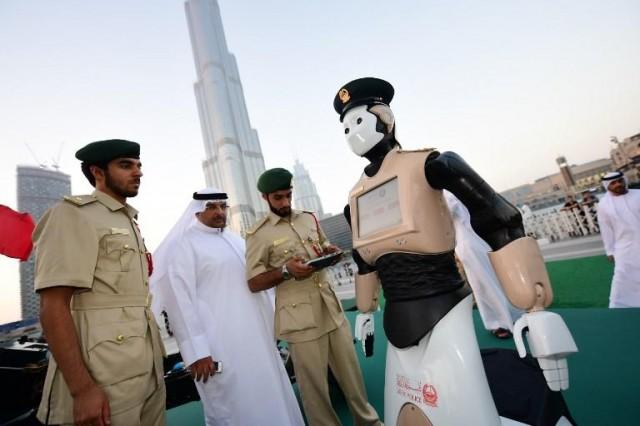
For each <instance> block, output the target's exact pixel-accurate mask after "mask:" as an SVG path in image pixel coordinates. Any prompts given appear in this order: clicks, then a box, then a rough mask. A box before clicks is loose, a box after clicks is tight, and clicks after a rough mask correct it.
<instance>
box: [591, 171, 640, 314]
mask: <svg viewBox="0 0 640 426" xmlns="http://www.w3.org/2000/svg"><path fill="white" fill-rule="evenodd" d="M602 186H604V188H605V189H606V190H607V193H606V195H605V196H604V197H603V198H602V200H600V203H599V204H598V223H599V225H600V235H601V236H602V241H603V242H604V250H605V252H606V253H607V257H608V258H609V260H610V261H611V262H613V263H614V265H615V266H614V270H613V280H612V282H611V295H610V296H609V307H610V308H633V307H640V261H639V259H640V256H638V253H640V190H637V189H628V188H627V182H626V178H625V177H624V175H623V174H622V173H620V172H611V173H607V174H606V175H605V176H604V177H603V178H602Z"/></svg>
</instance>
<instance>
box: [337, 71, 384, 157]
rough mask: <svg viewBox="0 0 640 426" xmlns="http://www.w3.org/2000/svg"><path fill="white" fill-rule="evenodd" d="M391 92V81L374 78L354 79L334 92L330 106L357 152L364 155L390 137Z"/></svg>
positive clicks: (352, 147) (348, 140)
mask: <svg viewBox="0 0 640 426" xmlns="http://www.w3.org/2000/svg"><path fill="white" fill-rule="evenodd" d="M393 95H394V89H393V86H391V84H389V83H388V82H386V81H384V80H381V79H379V78H373V77H366V78H359V79H357V80H353V81H351V82H349V83H347V84H345V85H344V86H343V87H342V88H341V89H340V90H339V91H338V93H337V94H336V96H335V98H334V100H333V107H334V108H335V110H336V112H337V113H338V114H340V121H341V122H342V123H343V125H344V131H345V137H346V139H347V142H348V143H349V146H350V147H351V150H352V151H353V152H354V153H356V154H357V155H359V156H364V155H365V154H366V153H367V152H369V151H371V149H373V148H374V147H375V146H376V145H377V144H378V143H380V142H381V141H382V140H384V139H388V138H389V137H391V138H393V132H394V117H393V113H392V112H391V108H390V107H389V103H390V102H391V100H392V99H393Z"/></svg>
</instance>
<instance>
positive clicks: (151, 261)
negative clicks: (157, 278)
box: [145, 252, 153, 276]
mask: <svg viewBox="0 0 640 426" xmlns="http://www.w3.org/2000/svg"><path fill="white" fill-rule="evenodd" d="M145 254H146V255H147V266H148V267H149V268H148V269H149V276H151V274H153V257H151V253H149V252H146V253H145Z"/></svg>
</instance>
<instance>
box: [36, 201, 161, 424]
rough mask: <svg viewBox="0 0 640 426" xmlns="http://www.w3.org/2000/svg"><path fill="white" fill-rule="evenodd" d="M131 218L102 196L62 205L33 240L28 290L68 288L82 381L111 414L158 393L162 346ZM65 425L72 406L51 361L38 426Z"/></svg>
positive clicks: (142, 251) (130, 212)
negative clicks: (98, 391) (45, 425)
mask: <svg viewBox="0 0 640 426" xmlns="http://www.w3.org/2000/svg"><path fill="white" fill-rule="evenodd" d="M137 213H138V212H137V211H136V210H135V209H134V208H132V207H131V206H129V205H122V204H121V203H120V202H118V201H116V200H115V199H113V198H111V197H110V196H108V195H107V194H105V193H103V192H100V191H94V192H93V194H91V195H83V196H74V197H65V201H62V202H60V203H58V204H56V205H55V206H54V207H52V208H51V209H49V210H48V211H47V212H46V213H45V215H44V217H43V218H42V220H41V221H40V222H39V223H38V226H37V228H36V230H35V232H34V234H33V239H34V242H35V246H36V274H35V289H36V291H39V290H43V289H46V288H49V287H56V286H69V287H76V288H77V291H76V293H75V294H74V295H73V298H72V300H71V314H72V317H73V320H74V323H75V327H76V333H77V335H78V340H79V343H80V351H81V353H82V356H83V358H84V362H85V365H86V366H87V369H88V370H89V373H90V374H91V376H92V377H93V379H94V380H95V381H96V383H97V384H98V385H99V386H101V387H102V388H103V389H104V391H105V392H106V393H107V395H108V397H109V404H110V408H111V413H112V414H117V413H119V412H122V411H125V410H127V409H129V408H132V407H134V406H136V405H138V404H140V403H142V402H143V401H144V400H145V399H146V398H147V397H149V396H150V395H151V394H153V393H154V392H155V391H156V390H161V387H164V373H163V366H162V355H163V351H164V349H163V346H162V341H161V339H160V334H159V331H158V326H157V324H156V323H155V320H154V318H153V315H152V314H151V311H150V310H149V308H148V307H149V306H150V296H149V272H148V263H147V258H146V248H145V246H144V242H143V240H142V236H141V235H140V231H139V230H138V226H137V225H136V223H135V221H134V218H135V217H136V216H137ZM47 415H48V421H49V423H53V424H59V423H72V422H73V398H72V397H71V394H70V392H69V389H68V387H67V385H66V383H65V381H64V378H63V377H62V373H61V372H60V371H58V368H57V364H56V362H55V360H54V359H53V357H51V359H50V362H49V368H48V371H47V377H46V379H45V383H44V389H43V394H42V401H41V403H40V408H39V410H38V418H39V419H40V420H41V421H43V422H44V421H45V420H46V419H47Z"/></svg>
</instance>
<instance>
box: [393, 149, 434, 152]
mask: <svg viewBox="0 0 640 426" xmlns="http://www.w3.org/2000/svg"><path fill="white" fill-rule="evenodd" d="M435 150H436V149H435V148H420V149H399V150H398V152H400V153H403V152H429V151H435Z"/></svg>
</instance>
